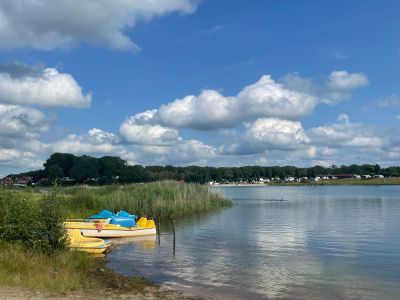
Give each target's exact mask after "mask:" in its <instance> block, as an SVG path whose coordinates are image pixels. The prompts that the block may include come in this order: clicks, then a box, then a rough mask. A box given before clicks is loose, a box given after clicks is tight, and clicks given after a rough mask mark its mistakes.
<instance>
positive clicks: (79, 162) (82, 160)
mask: <svg viewBox="0 0 400 300" xmlns="http://www.w3.org/2000/svg"><path fill="white" fill-rule="evenodd" d="M99 168H100V166H99V162H98V159H97V158H94V157H90V156H86V155H83V156H80V157H78V158H77V159H76V160H75V163H74V165H73V167H72V168H71V170H70V175H71V177H72V178H73V179H75V180H76V181H77V182H83V181H85V180H86V179H88V178H90V179H91V178H95V179H97V178H98V177H99Z"/></svg>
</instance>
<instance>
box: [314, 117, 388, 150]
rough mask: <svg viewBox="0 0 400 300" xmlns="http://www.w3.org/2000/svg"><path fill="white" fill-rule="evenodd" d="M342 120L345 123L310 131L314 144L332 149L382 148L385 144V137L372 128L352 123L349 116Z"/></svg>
mask: <svg viewBox="0 0 400 300" xmlns="http://www.w3.org/2000/svg"><path fill="white" fill-rule="evenodd" d="M340 120H341V121H343V122H342V123H337V124H332V125H326V126H319V127H316V128H312V129H310V130H309V131H308V135H309V136H310V138H311V140H312V142H313V143H315V144H317V145H324V146H329V147H332V148H343V147H356V148H380V147H382V146H383V145H384V144H385V139H384V137H383V135H382V134H381V135H379V134H378V133H377V132H376V130H374V129H373V128H371V127H370V126H366V125H364V124H361V123H351V122H350V121H349V119H348V116H347V118H344V119H343V118H341V119H340Z"/></svg>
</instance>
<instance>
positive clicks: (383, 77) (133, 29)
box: [0, 0, 400, 175]
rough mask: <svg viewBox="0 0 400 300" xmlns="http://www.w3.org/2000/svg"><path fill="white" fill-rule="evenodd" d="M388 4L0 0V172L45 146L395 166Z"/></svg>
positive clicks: (398, 154) (398, 39) (172, 160)
mask: <svg viewBox="0 0 400 300" xmlns="http://www.w3.org/2000/svg"><path fill="white" fill-rule="evenodd" d="M399 9H400V4H399V3H398V1H361V0H360V1H330V2H328V1H286V0H282V1H261V0H260V1H210V0H208V1H207V0H204V1H190V0H164V1H133V0H132V1H130V2H129V1H113V3H112V4H108V3H107V2H101V1H95V0H89V1H86V2H85V3H82V2H81V1H67V0H61V1H57V2H53V1H50V0H39V1H33V0H32V1H22V0H16V1H5V2H3V3H1V4H0V40H1V41H2V42H1V45H0V175H4V174H7V173H9V172H14V171H15V172H17V171H18V172H19V171H24V170H29V169H32V168H40V167H41V165H42V163H43V161H44V160H45V159H46V158H47V157H48V155H49V154H51V153H52V152H54V151H59V152H72V153H75V154H77V155H82V154H87V155H94V156H102V155H118V156H121V157H123V158H125V159H127V160H128V162H129V163H131V164H146V165H153V164H176V165H187V164H198V165H216V166H222V165H232V166H236V165H255V164H258V165H275V164H279V165H282V164H292V165H298V166H310V165H315V164H321V165H330V164H350V163H380V164H382V165H398V160H399V158H400V138H398V136H399V133H400V130H399V124H400V91H399V78H400V68H399V65H400V31H399V29H398V28H400V19H399V18H398V13H397V12H398V11H399ZM1 21H3V22H1ZM17 71H18V72H17ZM191 95H192V96H193V97H190V96H191ZM177 99H178V100H177ZM182 99H183V100H182ZM175 100H177V101H175ZM144 112H146V113H145V114H142V113H144Z"/></svg>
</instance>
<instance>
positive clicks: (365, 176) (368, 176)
mask: <svg viewBox="0 0 400 300" xmlns="http://www.w3.org/2000/svg"><path fill="white" fill-rule="evenodd" d="M362 178H364V179H371V178H372V177H371V175H363V176H362Z"/></svg>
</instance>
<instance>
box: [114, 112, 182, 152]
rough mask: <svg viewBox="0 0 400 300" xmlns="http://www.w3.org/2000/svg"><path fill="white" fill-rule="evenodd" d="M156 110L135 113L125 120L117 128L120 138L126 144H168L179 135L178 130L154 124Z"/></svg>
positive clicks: (174, 140)
mask: <svg viewBox="0 0 400 300" xmlns="http://www.w3.org/2000/svg"><path fill="white" fill-rule="evenodd" d="M155 114H156V110H152V111H146V112H143V113H139V114H136V115H134V116H132V117H130V118H128V119H127V120H125V121H124V122H123V123H122V124H121V127H120V129H119V133H120V135H121V137H122V139H123V140H124V141H125V142H126V143H128V144H140V145H153V146H154V145H155V146H157V145H158V146H161V145H170V144H176V143H177V142H178V141H179V140H180V137H179V135H178V131H177V130H175V129H171V128H166V127H163V126H161V125H159V124H154V118H155Z"/></svg>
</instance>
